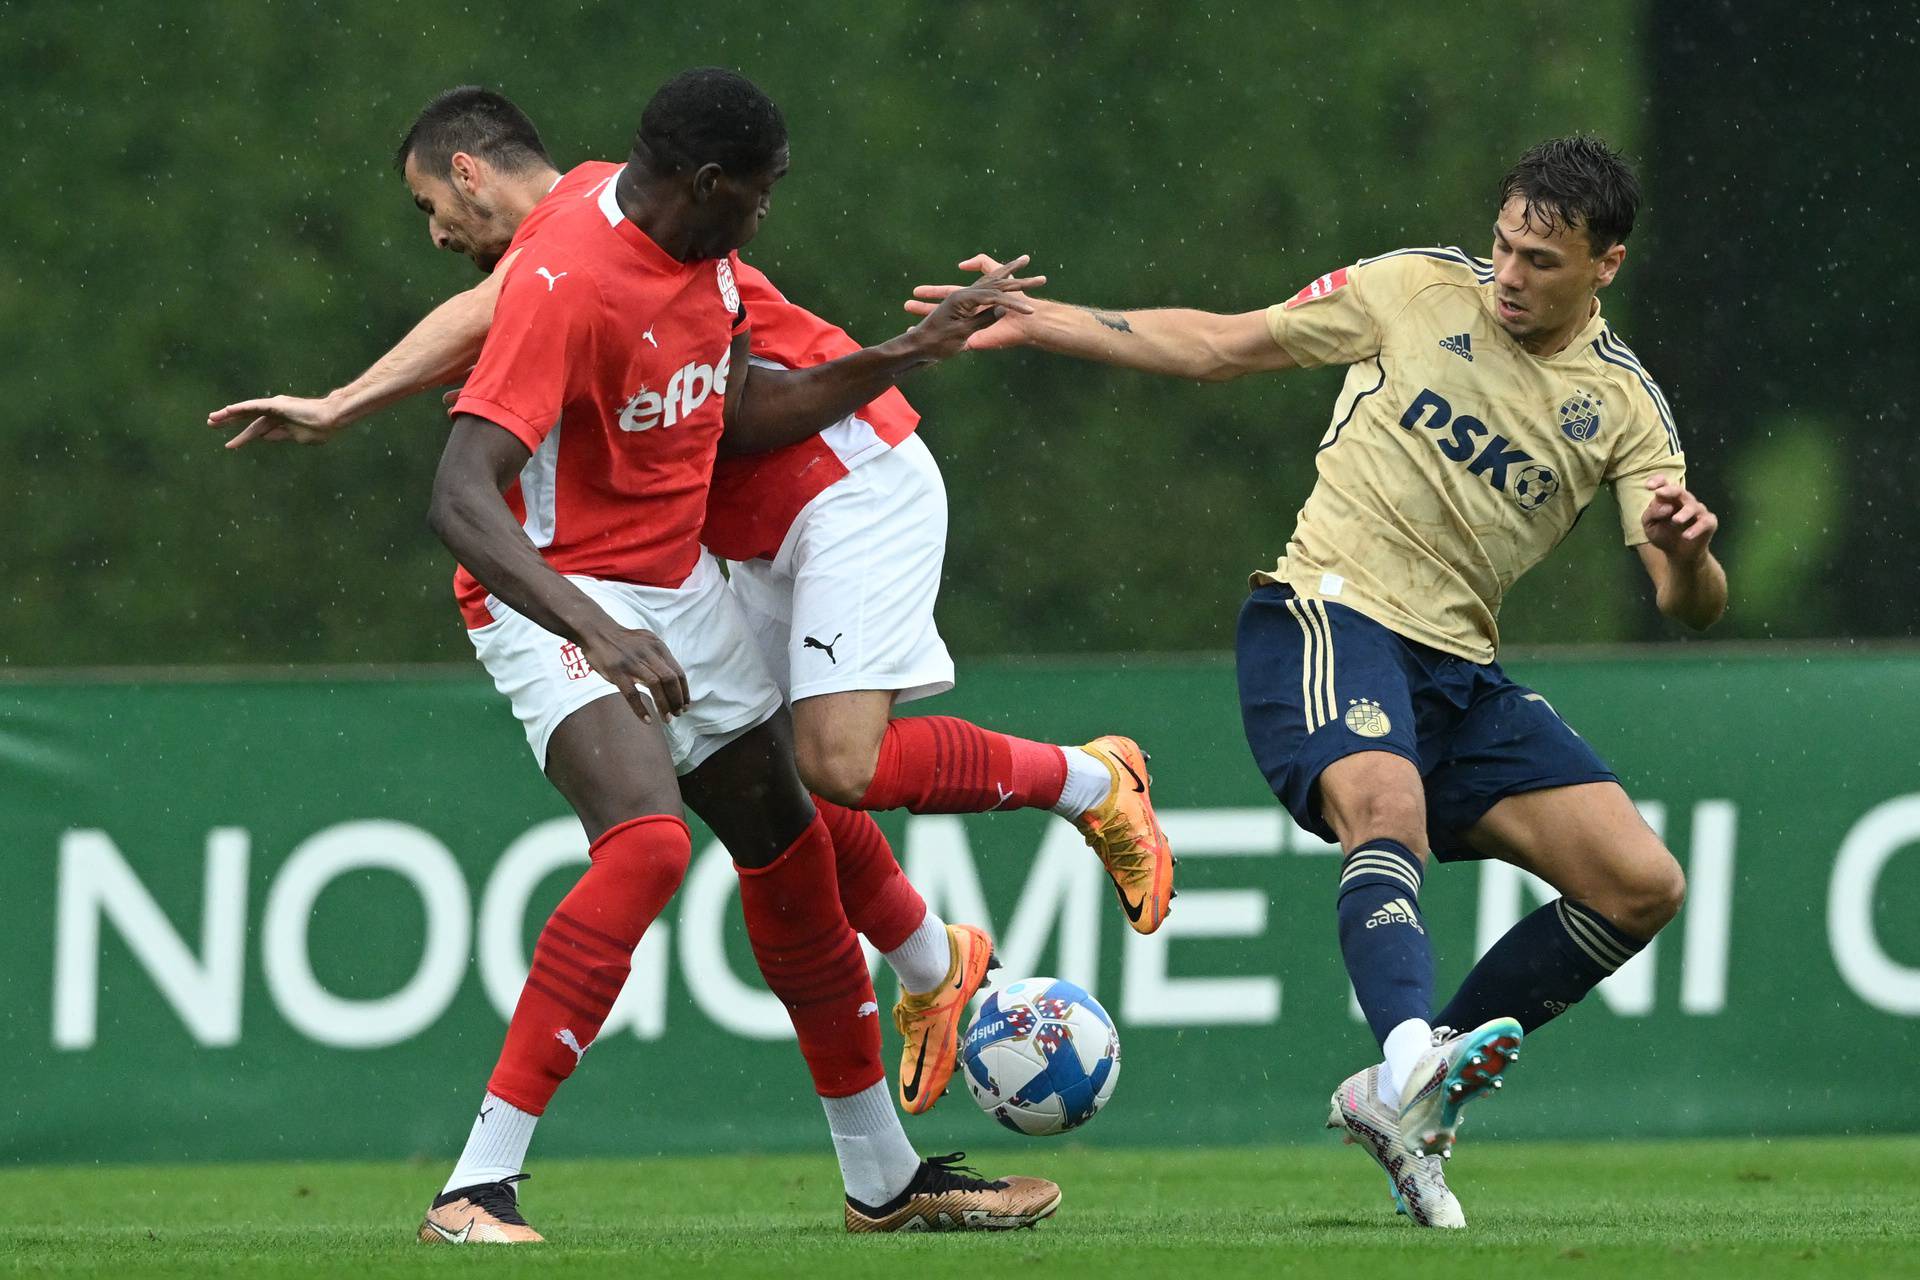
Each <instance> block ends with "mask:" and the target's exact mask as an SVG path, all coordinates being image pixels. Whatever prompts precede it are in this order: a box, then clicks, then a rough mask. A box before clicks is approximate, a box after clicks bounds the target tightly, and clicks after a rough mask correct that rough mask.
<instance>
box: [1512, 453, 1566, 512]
mask: <svg viewBox="0 0 1920 1280" xmlns="http://www.w3.org/2000/svg"><path fill="white" fill-rule="evenodd" d="M1558 492H1560V477H1559V476H1556V475H1555V474H1553V468H1552V467H1543V466H1541V465H1540V464H1539V463H1537V462H1536V463H1533V464H1531V465H1529V466H1526V467H1522V468H1521V469H1520V474H1519V475H1518V476H1516V477H1515V478H1514V481H1513V500H1514V501H1515V502H1517V503H1519V504H1520V509H1521V510H1522V511H1526V512H1533V511H1538V510H1539V509H1540V508H1541V507H1543V506H1545V505H1546V503H1547V499H1549V498H1551V497H1553V495H1554V494H1556V493H1558Z"/></svg>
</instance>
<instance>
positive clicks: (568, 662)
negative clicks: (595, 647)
mask: <svg viewBox="0 0 1920 1280" xmlns="http://www.w3.org/2000/svg"><path fill="white" fill-rule="evenodd" d="M560 665H561V666H563V667H565V668H566V670H567V679H569V680H585V679H586V678H587V677H588V676H590V675H592V674H593V668H592V667H591V666H589V665H588V664H587V655H586V654H584V653H582V652H580V646H579V645H577V644H575V643H574V642H573V641H571V640H569V641H567V642H566V643H564V644H562V645H561V646H560Z"/></svg>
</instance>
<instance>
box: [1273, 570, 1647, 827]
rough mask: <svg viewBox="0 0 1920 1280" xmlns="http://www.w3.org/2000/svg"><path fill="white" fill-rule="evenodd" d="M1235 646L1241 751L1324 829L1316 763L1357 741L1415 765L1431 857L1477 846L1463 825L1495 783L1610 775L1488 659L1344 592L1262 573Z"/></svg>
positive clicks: (1508, 788) (1507, 789) (1516, 790)
mask: <svg viewBox="0 0 1920 1280" xmlns="http://www.w3.org/2000/svg"><path fill="white" fill-rule="evenodd" d="M1235 649H1236V653H1237V656H1238V665H1239V672H1240V714H1241V717H1242V719H1243V720H1244V721H1245V724H1246V729H1247V745H1248V746H1250V747H1251V748H1253V758H1254V760H1255V761H1256V762H1257V763H1258V764H1259V766H1260V772H1262V773H1263V774H1265V775H1266V778H1267V785H1268V786H1270V787H1272V788H1273V794H1274V795H1275V796H1277V797H1279V800H1280V803H1281V804H1283V805H1285V806H1286V808H1287V812H1289V813H1291V814H1292V815H1293V820H1294V821H1295V822H1297V823H1299V824H1300V825H1301V826H1302V827H1304V828H1306V829H1307V830H1309V831H1312V832H1314V833H1315V834H1317V835H1319V836H1320V837H1321V838H1323V839H1326V840H1332V839H1334V834H1333V830H1332V828H1330V827H1328V826H1327V824H1326V821H1325V819H1324V818H1322V816H1321V813H1320V796H1319V790H1318V783H1319V781H1320V773H1321V771H1322V770H1324V769H1325V768H1326V767H1327V766H1328V765H1330V764H1332V763H1333V762H1334V761H1335V760H1339V759H1341V758H1342V757H1345V756H1350V755H1353V754H1355V753H1356V752H1360V751H1391V752H1392V753H1393V754H1395V755H1397V756H1404V757H1406V758H1407V759H1408V760H1411V761H1412V762H1413V764H1414V767H1415V768H1417V769H1419V770H1420V777H1421V778H1422V779H1423V780H1424V782H1425V784H1426V798H1427V835H1428V839H1429V840H1431V841H1432V844H1433V850H1434V854H1435V856H1436V857H1438V858H1440V859H1441V860H1442V861H1452V860H1457V859H1468V858H1477V857H1480V856H1482V855H1481V854H1478V853H1476V852H1474V851H1473V850H1471V849H1469V848H1468V847H1467V844H1466V836H1465V833H1466V831H1467V829H1468V828H1469V827H1471V826H1472V825H1473V824H1474V823H1476V822H1478V821H1479V820H1480V818H1481V817H1482V816H1483V815H1485V813H1486V812H1487V810H1489V809H1491V808H1492V807H1493V806H1494V805H1495V804H1496V803H1498V802H1499V801H1501V800H1503V799H1505V798H1506V797H1507V796H1512V795H1519V794H1521V793H1522V792H1527V791H1540V790H1543V789H1545V788H1547V787H1566V786H1573V785H1575V784H1577V783H1582V782H1613V781H1616V779H1615V777H1614V773H1613V771H1612V770H1611V769H1609V768H1607V765H1606V762H1605V761H1603V760H1601V759H1600V757H1599V756H1598V755H1596V754H1595V753H1594V750H1593V748H1592V747H1590V746H1588V745H1587V744H1586V741H1585V739H1583V738H1581V737H1580V735H1579V734H1577V733H1575V732H1574V731H1573V730H1572V729H1570V728H1568V727H1567V724H1566V722H1565V721H1564V720H1562V719H1561V718H1560V717H1559V715H1558V714H1556V713H1555V711H1554V709H1553V708H1552V707H1551V706H1548V705H1547V700H1546V699H1545V698H1543V697H1541V696H1540V695H1539V694H1537V693H1535V692H1534V691H1533V690H1531V689H1529V688H1527V687H1526V686H1524V685H1519V684H1515V683H1514V682H1513V681H1512V680H1510V679H1509V678H1508V677H1507V673H1506V672H1504V671H1502V670H1501V669H1500V664H1499V663H1497V662H1488V663H1478V662H1469V661H1467V660H1466V659H1465V658H1456V657H1454V656H1453V655H1452V654H1449V653H1442V652H1441V651H1440V650H1438V649H1434V648H1429V647H1428V646H1427V645H1424V644H1418V643H1416V642H1414V641H1412V640H1408V639H1406V638H1404V637H1402V636H1400V635H1398V634H1396V633H1395V632H1392V631H1389V630H1388V629H1387V628H1385V627H1383V626H1381V625H1380V624H1379V623H1377V622H1375V621H1374V620H1373V619H1371V618H1369V617H1367V616H1366V615H1364V614H1362V613H1359V612H1357V611H1355V610H1353V609H1350V608H1348V607H1347V606H1346V605H1343V604H1337V603H1335V602H1333V601H1330V600H1302V599H1300V598H1299V597H1297V596H1295V595H1294V593H1293V591H1292V590H1291V589H1290V588H1288V587H1283V586H1272V585H1269V586H1263V587H1260V588H1258V589H1257V590H1255V591H1254V592H1253V594H1252V595H1251V596H1249V597H1248V598H1247V603H1246V604H1245V606H1243V607H1242V608H1241V610H1240V627H1239V635H1238V639H1237V642H1236V645H1235Z"/></svg>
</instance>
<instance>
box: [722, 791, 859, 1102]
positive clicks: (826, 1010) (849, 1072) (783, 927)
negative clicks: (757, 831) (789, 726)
mask: <svg viewBox="0 0 1920 1280" xmlns="http://www.w3.org/2000/svg"><path fill="white" fill-rule="evenodd" d="M739 872H740V909H741V912H742V913H743V914H744V915H745V916H746V918H747V939H748V941H749V942H751V943H752V944H753V955H754V959H756V960H758V961H759V962H760V974H761V976H762V977H763V978H765V979H766V982H767V989H768V990H770V991H772V992H773V994H774V995H776V996H778V997H779V998H780V1003H782V1004H784V1005H785V1006H786V1007H787V1014H788V1016H789V1017H791V1018H792V1019H793V1029H794V1031H795V1032H796V1033H797V1034H798V1036H799V1039H800V1054H801V1056H802V1057H804V1058H805V1059H806V1060H807V1069H808V1070H809V1071H810V1072H812V1073H813V1087H814V1092H816V1093H818V1094H819V1095H820V1096H821V1097H823V1098H845V1097H851V1096H852V1095H853V1094H856V1093H859V1092H860V1091H861V1090H863V1089H867V1088H870V1087H872V1086H873V1085H874V1084H875V1083H877V1082H879V1081H880V1080H882V1079H884V1078H885V1076H886V1072H885V1070H884V1068H882V1067H881V1065H880V1005H879V1002H878V1001H877V1000H876V999H875V998H874V994H873V981H872V979H871V978H870V977H869V976H868V974H867V963H866V957H865V956H863V955H861V953H860V939H859V937H858V936H857V935H856V934H855V933H854V932H853V930H852V928H850V927H849V926H848V924H847V917H846V913H845V911H844V910H842V908H841V905H840V884H839V881H838V879H837V877H836V876H835V874H834V854H833V838H832V837H831V836H830V835H828V834H827V825H826V823H825V822H823V821H822V820H821V819H820V817H819V816H817V815H816V816H815V817H814V820H813V822H812V823H811V824H809V825H808V827H807V829H806V830H805V831H803V832H801V833H800V838H799V839H797V840H795V841H794V842H793V844H792V845H790V846H789V847H788V848H787V850H786V852H784V853H782V854H781V855H780V856H779V857H778V858H776V859H774V861H773V862H772V863H771V864H769V865H768V866H765V867H759V868H748V867H741V868H739Z"/></svg>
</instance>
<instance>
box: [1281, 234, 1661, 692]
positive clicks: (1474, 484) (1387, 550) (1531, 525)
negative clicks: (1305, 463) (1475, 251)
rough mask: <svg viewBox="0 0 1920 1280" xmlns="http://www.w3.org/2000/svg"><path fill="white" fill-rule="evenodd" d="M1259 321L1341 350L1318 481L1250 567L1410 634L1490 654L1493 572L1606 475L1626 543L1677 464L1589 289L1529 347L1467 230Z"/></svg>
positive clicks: (1558, 534)
mask: <svg viewBox="0 0 1920 1280" xmlns="http://www.w3.org/2000/svg"><path fill="white" fill-rule="evenodd" d="M1267 327H1268V329H1269V331H1270V332H1271V333H1272V335H1273V339H1274V341H1275V342H1277V343H1279V344H1280V346H1281V347H1283V348H1284V349H1285V350H1286V351H1287V353H1288V354H1290V355H1291V356H1292V357H1293V358H1294V359H1295V360H1296V361H1297V362H1298V363H1299V364H1300V365H1302V366H1303V367H1308V368H1312V367H1315V366H1319V365H1327V364H1344V365H1347V366H1349V368H1348V371H1347V380H1346V385H1345V386H1344V387H1343V388H1342V390H1341V393H1340V397H1339V399H1338V400H1337V401H1336V402H1335V405H1334V411H1333V416H1332V420H1331V423H1330V425H1329V426H1328V428H1327V431H1326V434H1325V436H1324V437H1322V439H1321V441H1320V448H1319V451H1318V454H1317V455H1316V458H1315V469H1316V470H1317V472H1318V478H1317V480H1316V481H1315V484H1314V487H1313V491H1312V493H1311V494H1309V495H1308V497H1307V502H1306V505H1305V506H1304V507H1302V508H1301V509H1300V513H1299V516H1298V518H1297V520H1296V522H1295V526H1294V531H1293V536H1292V538H1291V539H1290V540H1289V541H1288V543H1287V546H1286V551H1285V554H1284V555H1283V556H1282V557H1281V559H1280V562H1279V564H1278V565H1277V566H1275V567H1274V568H1273V569H1270V570H1264V571H1262V572H1259V573H1256V574H1254V575H1253V578H1254V582H1255V583H1256V584H1258V583H1264V582H1283V583H1285V584H1287V585H1288V586H1290V587H1292V588H1293V589H1294V591H1296V592H1298V593H1299V594H1300V595H1301V596H1303V597H1308V598H1322V599H1327V600H1338V601H1339V602H1340V603H1342V604H1345V605H1348V606H1350V607H1352V608H1354V609H1357V610H1359V611H1360V612H1361V613H1364V614H1366V615H1367V616H1368V617H1370V618H1372V619H1374V620H1375V621H1376V622H1379V623H1380V624H1381V625H1383V626H1385V627H1388V628H1389V629H1391V630H1393V631H1395V632H1398V633H1399V634H1400V635H1402V636H1405V637H1406V638H1408V639H1410V640H1416V641H1418V642H1420V643H1422V644H1426V645H1431V646H1433V647H1434V648H1436V649H1441V650H1443V651H1445V652H1447V653H1451V654H1455V655H1457V656H1459V657H1463V658H1466V659H1469V660H1470V661H1474V662H1488V661H1491V660H1492V658H1493V656H1494V653H1495V650H1496V649H1497V648H1498V646H1499V630H1498V627H1497V625H1496V619H1497V618H1498V616H1499V613H1500V602H1501V600H1502V598H1503V597H1504V596H1505V594H1506V591H1507V588H1508V587H1510V586H1512V585H1513V583H1514V581H1515V580H1516V579H1518V578H1519V577H1520V575H1521V574H1523V573H1525V572H1526V571H1527V570H1528V569H1530V568H1532V567H1533V566H1534V565H1536V564H1538V563H1539V562H1540V560H1541V559H1542V558H1543V557H1545V556H1546V554H1547V553H1548V552H1549V551H1551V550H1552V549H1553V547H1554V546H1555V545H1556V544H1557V543H1558V542H1559V541H1560V540H1561V539H1562V538H1564V537H1565V536H1566V535H1567V532H1568V531H1569V530H1570V529H1572V528H1573V524H1574V521H1575V520H1577V519H1578V518H1579V516H1580V513H1581V512H1582V511H1584V510H1585V509H1586V506H1587V504H1588V503H1589V502H1591V501H1592V500H1593V498H1594V495H1595V494H1596V493H1598V492H1599V489H1600V487H1601V486H1602V485H1612V486H1613V489H1614V494H1615V496H1616V498H1617V499H1618V502H1619V506H1620V525H1621V532H1622V534H1623V536H1624V537H1625V539H1626V542H1627V545H1629V546H1633V545H1637V544H1639V543H1642V542H1645V541H1646V535H1645V534H1644V533H1643V532H1642V531H1641V527H1640V519H1641V515H1642V513H1643V512H1644V511H1645V510H1646V507H1647V504H1648V501H1649V497H1650V495H1649V492H1648V490H1647V489H1646V487H1645V486H1646V480H1647V478H1648V477H1649V476H1652V475H1656V474H1664V475H1666V476H1669V477H1671V478H1672V479H1674V480H1675V481H1684V479H1685V476H1686V458H1685V456H1684V455H1683V454H1682V453H1681V450H1680V440H1679V437H1678V435H1677V434H1676V433H1675V430H1674V424H1673V415H1672V413H1671V411H1670V410H1669V409H1668V406H1667V402H1666V398H1665V397H1664V396H1663V395H1662V394H1661V392H1660V388H1659V387H1658V386H1656V385H1655V384H1654V381H1653V379H1652V378H1651V377H1650V376H1648V374H1647V372H1646V370H1645V369H1644V368H1643V367H1642V366H1641V363H1640V360H1639V358H1638V357H1637V356H1635V355H1634V354H1633V352H1632V351H1630V350H1629V349H1628V348H1627V346H1626V344H1625V343H1623V342H1621V341H1620V340H1619V339H1618V338H1617V337H1615V336H1614V334H1613V331H1612V330H1611V329H1610V328H1609V327H1608V326H1607V323H1606V321H1605V320H1603V319H1602V318H1601V316H1600V313H1599V309H1598V307H1597V306H1596V308H1595V310H1594V314H1593V317H1592V319H1591V320H1589V321H1588V322H1587V325H1586V326H1585V328H1583V329H1582V330H1581V331H1580V332H1579V333H1578V334H1576V335H1575V336H1574V338H1573V340H1572V341H1571V342H1570V343H1568V344H1567V346H1566V347H1565V348H1564V349H1563V350H1561V351H1560V352H1558V353H1557V354H1555V355H1552V356H1545V357H1543V356H1535V355H1532V354H1529V353H1528V352H1527V351H1526V350H1525V349H1523V348H1522V347H1521V346H1520V345H1519V344H1518V343H1516V342H1515V341H1514V340H1513V339H1512V338H1511V337H1509V336H1508V335H1507V332H1506V330H1505V329H1504V328H1502V327H1501V325H1500V323H1499V321H1498V320H1497V319H1496V318H1495V316H1494V311H1493V266H1492V264H1491V263H1489V262H1487V261H1486V260H1484V259H1481V258H1475V257H1472V256H1471V255H1469V254H1467V253H1466V252H1465V251H1463V250H1461V249H1457V248H1430V249H1401V250H1399V251H1397V252H1394V253H1389V254H1384V255H1382V256H1381V257H1378V258H1368V259H1365V260H1364V261H1361V262H1359V263H1356V264H1355V265H1353V266H1350V267H1342V268H1341V269H1340V270H1338V271H1334V272H1331V273H1329V274H1327V275H1324V276H1321V277H1320V278H1319V279H1318V280H1315V281H1314V282H1313V283H1312V284H1310V285H1308V286H1307V287H1306V288H1304V289H1302V290H1301V291H1300V292H1299V293H1298V294H1296V295H1295V296H1294V297H1293V298H1292V299H1291V300H1289V301H1287V302H1284V303H1281V304H1279V305H1277V306H1274V307H1271V308H1269V309H1268V311H1267Z"/></svg>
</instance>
